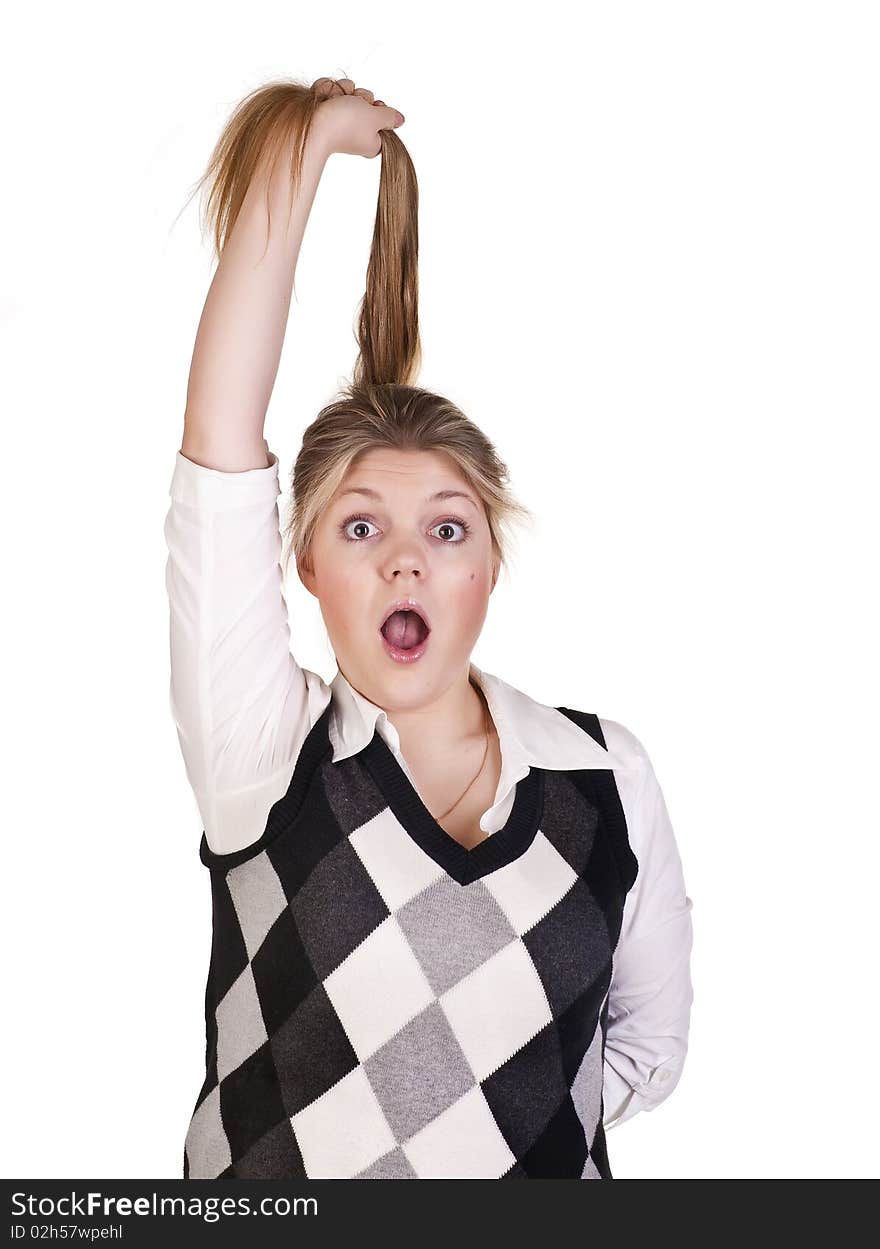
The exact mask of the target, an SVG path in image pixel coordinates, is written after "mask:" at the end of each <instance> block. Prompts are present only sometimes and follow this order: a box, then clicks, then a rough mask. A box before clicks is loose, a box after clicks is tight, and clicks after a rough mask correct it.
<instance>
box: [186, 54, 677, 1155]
mask: <svg viewBox="0 0 880 1249" xmlns="http://www.w3.org/2000/svg"><path fill="white" fill-rule="evenodd" d="M403 120H404V118H403V116H402V114H401V113H399V112H398V111H397V110H396V109H395V108H392V107H389V106H387V105H386V104H384V102H383V101H382V100H375V99H374V98H373V96H372V94H371V93H370V92H369V91H367V90H365V89H363V88H356V87H355V86H354V83H353V82H351V81H350V80H348V79H342V80H338V81H335V80H330V79H326V78H324V79H319V80H318V81H316V82H315V83H313V84H312V85H311V86H308V87H307V86H305V85H301V84H298V83H295V82H275V83H271V84H269V85H267V86H264V87H261V88H260V89H258V90H257V91H255V92H253V93H252V94H251V95H249V96H248V97H247V98H246V99H245V100H244V101H243V102H242V103H241V104H240V105H239V106H238V108H237V109H236V110H235V112H234V114H233V116H232V117H231V119H230V120H229V122H228V124H227V125H226V127H225V129H224V131H223V133H222V135H221V138H220V140H219V142H218V144H217V147H216V149H215V151H214V154H213V157H212V159H211V162H210V164H209V166H208V169H207V172H206V174H205V176H204V179H203V182H205V183H206V184H208V185H209V187H210V194H209V197H208V208H209V215H210V219H211V221H212V223H213V228H214V241H215V247H216V253H217V257H218V265H217V269H216V273H215V275H214V279H213V281H212V283H211V287H210V290H209V292H208V296H207V300H206V303H205V308H204V312H203V315H202V318H201V322H200V324H199V328H198V334H197V337H196V343H195V350H194V353H193V358H192V366H191V373H190V379H189V387H188V393H187V404H186V413H185V428H184V435H183V443H182V446H181V448H180V451H179V452H178V453H177V457H176V462H175V466H174V473H173V480H172V484H171V490H170V494H171V506H170V510H169V512H168V515H167V520H166V526H165V535H166V540H167V543H168V564H167V587H168V593H169V598H170V610H171V702H172V710H173V714H174V718H175V723H176V726H177V730H178V735H179V739H180V745H181V749H182V751H183V756H184V760H185V764H186V770H187V775H188V778H189V781H190V783H191V785H192V788H193V791H194V793H195V797H196V800H197V802H198V808H199V812H200V815H201V819H202V823H203V833H202V838H201V843H200V849H199V853H200V858H201V861H202V863H204V865H205V866H206V867H207V868H208V869H209V871H210V883H211V890H212V901H213V940H212V949H211V960H210V969H209V974H208V979H207V985H206V991H205V1021H206V1053H205V1061H206V1075H205V1080H204V1083H203V1085H202V1087H201V1089H200V1091H199V1093H198V1096H197V1098H196V1101H195V1104H194V1107H193V1111H192V1115H191V1119H190V1122H189V1127H188V1130H187V1133H186V1139H185V1142H184V1149H183V1175H184V1178H193V1179H196V1178H227V1177H240V1178H249V1179H251V1178H261V1179H283V1178H364V1179H393V1178H409V1179H426V1178H496V1179H537V1178H584V1179H590V1178H592V1179H597V1178H606V1179H610V1178H612V1175H611V1169H610V1166H609V1161H608V1155H607V1149H606V1135H605V1134H606V1130H607V1129H608V1128H609V1127H610V1126H612V1125H617V1124H620V1123H622V1122H624V1121H625V1120H627V1119H629V1118H631V1117H632V1116H633V1115H634V1114H636V1113H637V1112H638V1111H640V1110H652V1109H653V1108H655V1107H656V1106H657V1105H658V1104H659V1103H660V1102H661V1101H662V1100H663V1099H664V1098H665V1097H667V1096H668V1094H669V1093H670V1092H671V1091H672V1089H673V1088H674V1087H675V1085H676V1083H677V1081H678V1079H679V1076H680V1074H681V1071H682V1065H683V1062H684V1058H685V1053H686V1050H687V1037H688V1027H689V1016H690V1006H691V1001H692V988H691V982H690V975H689V961H690V950H691V942H692V928H691V914H690V912H691V900H690V898H689V897H688V896H687V894H686V892H685V886H684V880H683V875H682V867H681V862H680V859H679V855H678V851H677V848H676V842H675V838H674V835H673V831H672V828H671V826H670V821H669V816H668V813H667V810H666V806H665V804H664V800H663V795H662V793H661V790H660V787H659V785H658V782H657V779H656V777H655V775H654V771H653V769H652V766H651V762H650V760H649V758H648V756H647V755H646V753H645V750H644V748H643V747H642V745H641V743H640V742H639V740H638V739H637V738H636V737H635V736H634V735H633V733H632V732H631V731H630V730H628V729H627V728H626V727H624V726H623V725H622V724H620V723H618V722H616V721H613V720H609V719H605V718H602V717H599V716H598V715H596V714H594V713H588V712H583V711H578V710H575V709H572V708H568V707H550V706H545V705H543V704H542V703H540V702H537V701H536V700H534V699H532V698H531V697H529V695H527V694H526V693H524V692H522V691H520V690H518V689H516V688H515V687H513V686H512V685H510V684H508V683H506V682H505V681H503V680H502V679H501V678H499V677H496V676H493V675H491V674H490V673H488V672H485V671H482V670H480V669H479V668H478V667H477V666H476V665H475V664H474V663H473V662H472V661H471V659H470V655H471V652H472V650H473V647H474V645H475V643H476V641H477V639H478V637H479V635H480V631H481V629H482V625H483V621H484V619H485V616H486V613H487V610H488V607H489V601H490V597H491V594H492V590H493V587H494V586H495V583H496V580H497V578H498V575H499V572H500V570H501V569H502V567H506V566H507V565H506V564H505V558H506V554H507V553H508V551H509V540H510V533H511V531H512V527H513V525H514V522H516V521H517V520H518V519H520V518H523V517H525V516H527V515H528V513H527V511H526V509H525V508H524V507H523V506H522V505H521V504H520V503H518V502H517V500H515V499H514V498H513V497H512V495H511V494H510V492H509V489H508V484H507V470H506V468H505V465H504V463H503V461H502V460H501V459H500V458H499V456H498V454H497V452H496V450H495V448H494V447H493V445H492V444H491V442H490V441H489V439H488V438H487V437H486V436H485V435H484V434H483V433H482V432H481V431H480V429H479V428H478V427H477V425H476V424H474V423H473V422H472V421H471V420H470V419H469V418H468V417H467V416H466V415H464V414H463V413H462V412H461V411H460V410H459V409H458V408H457V407H456V406H455V405H454V404H453V403H451V402H450V401H449V400H448V399H445V398H443V397H442V396H441V395H438V394H434V393H432V392H429V391H426V390H423V389H420V388H419V387H418V386H417V385H416V381H415V379H416V375H417V372H418V362H419V335H418V313H417V302H418V301H417V290H418V288H417V241H418V240H417V207H418V204H417V184H416V178H415V173H414V170H413V167H412V164H411V162H410V159H409V157H408V155H407V152H406V149H405V148H404V145H403V144H402V142H401V140H400V138H399V136H398V135H397V134H396V133H395V131H396V129H397V128H398V127H399V126H400V125H401V124H402V123H403ZM339 153H345V154H351V155H357V156H362V157H367V158H370V157H374V156H381V179H380V191H379V206H378V212H377V216H376V223H375V232H374V236H373V243H372V253H371V256H370V261H369V268H368V274H367V285H366V293H365V295H364V299H363V302H362V305H361V308H360V317H359V326H358V338H359V346H360V353H359V357H358V360H357V364H356V367H355V370H354V374H353V380H352V383H351V385H350V386H349V387H348V388H347V389H346V390H345V391H344V392H343V393H342V394H340V395H339V397H338V398H336V400H335V401H334V402H333V403H331V404H329V405H328V406H327V407H326V408H324V409H323V411H321V412H320V413H319V414H318V415H317V417H316V418H315V419H314V420H313V421H312V423H311V424H310V425H309V426H308V428H307V429H306V431H305V434H304V436H303V442H302V447H301V450H300V452H299V454H298V456H297V459H296V463H295V465H294V467H293V474H292V479H291V498H292V509H291V513H290V516H289V520H288V523H287V525H286V527H285V532H282V526H281V525H280V524H279V515H278V503H277V499H278V495H279V493H280V487H279V465H278V459H277V457H276V456H275V455H274V454H273V453H272V452H271V451H270V449H269V446H268V443H267V442H266V440H265V438H264V434H263V424H264V417H265V414H266V409H267V406H268V402H269V398H270V394H271V391H272V387H273V384H274V380H275V375H276V371H277V368H278V363H279V359H280V353H281V348H282V343H283V338H284V331H285V325H286V321H287V318H288V313H289V306H290V297H291V292H292V289H293V280H294V272H295V269H296V263H297V257H298V254H299V250H300V244H301V241H302V238H303V233H304V230H305V227H306V222H307V218H308V216H309V212H310V209H311V206H312V203H313V199H314V195H315V191H316V188H317V186H318V181H319V179H320V176H321V172H322V170H323V168H324V165H325V164H326V162H327V160H328V159H329V157H330V156H331V155H333V154H339ZM283 540H286V541H283ZM285 547H286V549H285ZM290 557H292V558H293V559H294V561H295V564H296V570H297V574H298V576H299V577H300V578H301V580H302V582H303V584H304V585H305V586H306V587H307V588H308V590H309V591H310V592H311V593H312V594H314V595H315V596H316V598H317V599H318V602H319V604H320V609H321V613H322V616H323V620H324V622H325V625H326V628H327V633H328V635H329V638H330V642H331V644H332V647H333V650H334V653H335V656H336V660H337V666H338V672H337V674H336V675H335V677H334V679H333V681H332V682H331V684H329V685H328V684H326V683H325V682H324V680H323V679H322V678H321V677H320V676H319V675H318V674H317V673H314V672H311V671H309V670H308V669H305V668H302V667H301V666H299V665H298V664H297V662H296V660H295V658H294V657H293V655H292V654H291V651H290V646H289V640H290V633H289V625H288V616H287V610H286V604H285V600H284V597H283V592H282V586H283V569H284V567H285V566H286V564H287V561H288V559H289V558H290Z"/></svg>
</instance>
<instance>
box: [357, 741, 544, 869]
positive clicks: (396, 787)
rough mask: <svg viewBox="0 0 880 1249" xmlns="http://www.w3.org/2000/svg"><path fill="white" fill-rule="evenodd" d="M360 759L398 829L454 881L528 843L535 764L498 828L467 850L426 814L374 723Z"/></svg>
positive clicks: (539, 810)
mask: <svg viewBox="0 0 880 1249" xmlns="http://www.w3.org/2000/svg"><path fill="white" fill-rule="evenodd" d="M361 758H362V759H363V760H364V763H365V765H366V767H367V769H368V770H369V772H370V775H371V776H372V778H373V780H374V781H375V782H376V785H377V786H378V787H379V789H380V791H381V793H382V796H383V797H384V798H385V800H386V801H387V803H388V805H389V807H390V808H391V810H392V812H393V813H394V816H395V817H396V819H397V821H398V823H399V824H400V825H401V826H402V828H403V829H404V831H405V832H406V833H408V834H409V836H410V837H412V839H413V841H415V842H416V844H417V845H419V846H420V847H421V848H422V850H424V852H425V854H427V855H428V856H429V857H430V858H432V859H433V860H434V862H435V863H437V864H438V866H440V867H442V868H443V869H444V871H446V872H448V874H449V875H450V876H451V877H452V879H453V880H456V881H458V883H459V884H460V885H469V884H470V883H471V882H472V881H474V880H479V879H480V878H481V877H482V876H487V875H488V874H489V873H490V872H494V871H496V870H497V869H498V868H499V867H505V866H506V865H507V864H508V863H512V862H513V861H514V859H518V858H519V857H520V855H522V854H524V853H525V852H526V850H528V848H529V846H530V845H531V844H532V842H533V841H534V838H535V834H536V833H537V831H538V826H539V824H540V822H541V817H542V815H543V813H544V773H543V771H542V769H541V768H536V767H532V768H529V771H528V773H527V775H526V776H525V777H523V778H522V779H521V780H519V781H517V783H516V791H515V794H514V800H513V806H512V808H511V811H510V814H509V816H508V818H507V821H506V823H505V824H504V826H503V827H502V828H499V829H498V830H497V831H496V832H494V833H488V834H487V835H486V836H485V837H484V838H483V840H482V841H478V842H477V844H476V845H475V846H473V847H471V849H468V848H467V847H466V846H463V845H462V844H461V842H460V841H456V839H455V838H454V837H453V836H452V835H451V834H450V833H447V831H446V829H445V828H443V826H442V825H441V824H438V823H437V821H436V820H435V819H434V817H433V815H431V812H430V811H429V810H428V808H427V807H426V806H425V804H424V802H423V801H422V799H421V797H420V795H419V792H418V790H417V789H416V787H415V786H414V785H413V783H412V781H411V780H410V779H409V777H408V776H407V774H406V772H405V771H404V770H403V768H402V767H401V765H400V762H399V761H398V759H397V756H396V755H395V754H394V751H393V750H392V749H391V747H390V746H389V745H388V743H387V742H386V741H385V739H384V737H383V736H382V734H381V733H380V732H379V729H378V727H376V728H375V729H374V731H373V736H372V739H371V740H370V742H368V744H367V745H366V746H365V747H364V748H363V750H362V751H361Z"/></svg>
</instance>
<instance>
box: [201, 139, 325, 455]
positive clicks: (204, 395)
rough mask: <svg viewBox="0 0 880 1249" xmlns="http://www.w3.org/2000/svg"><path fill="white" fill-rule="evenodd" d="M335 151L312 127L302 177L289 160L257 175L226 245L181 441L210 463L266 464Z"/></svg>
mask: <svg viewBox="0 0 880 1249" xmlns="http://www.w3.org/2000/svg"><path fill="white" fill-rule="evenodd" d="M328 155H329V148H328V145H327V144H326V143H325V142H324V141H323V137H322V134H321V132H320V131H319V130H318V129H317V127H313V128H312V130H311V131H310V133H309V136H308V138H307V140H306V144H305V149H304V151H303V163H302V171H301V177H300V179H299V182H298V185H297V186H296V187H293V186H292V185H291V178H290V173H289V169H288V162H287V161H286V160H280V161H278V164H277V167H276V169H275V171H274V173H273V175H272V176H271V179H270V178H269V175H268V172H267V171H265V170H264V171H263V172H262V173H260V174H259V175H257V176H255V177H254V178H253V179H252V181H251V182H250V184H249V186H248V190H247V193H246V195H245V198H244V201H243V203H242V207H241V211H240V213H239V215H238V217H237V219H236V221H235V224H234V225H233V228H232V230H231V232H230V234H229V237H228V239H227V240H226V244H225V246H224V248H223V251H222V253H221V255H220V259H219V261H218V265H217V269H216V272H215V274H214V278H213V281H212V282H211V286H210V289H209V291H208V295H207V298H206V300H205V306H204V309H203V311H202V316H201V320H200V322H199V327H198V332H197V334H196V341H195V347H194V349H193V356H192V364H191V366H190V375H189V384H188V387H187V400H186V412H185V416H184V436H183V443H182V446H181V451H182V452H183V454H184V455H186V456H187V457H188V458H189V459H192V460H195V461H196V462H197V463H201V464H204V465H206V466H207V467H208V468H217V469H221V470H222V471H226V472H241V471H244V470H246V469H251V468H264V467H265V466H266V464H267V457H266V444H265V442H264V438H263V424H264V421H265V417H266V410H267V408H268V406H269V399H270V397H271V394H272V389H273V387H274V385H275V377H276V375H277V372H278V365H279V362H280V359H281V350H282V347H283V344H284V334H285V330H286V327H287V320H288V316H289V312H290V300H291V293H292V290H293V280H294V275H295V272H296V264H297V259H298V257H299V251H300V246H301V244H302V239H303V235H304V233H305V228H306V222H307V221H308V217H309V212H310V211H311V207H312V203H313V201H314V197H315V193H316V191H317V188H318V183H319V181H320V178H321V173H322V172H323V168H324V165H325V163H326V160H327V156H328ZM267 185H268V191H269V197H268V205H269V208H268V211H267V197H266V190H267ZM270 213H271V231H270V229H269V226H270V220H269V214H270Z"/></svg>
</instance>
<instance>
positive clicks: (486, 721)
mask: <svg viewBox="0 0 880 1249" xmlns="http://www.w3.org/2000/svg"><path fill="white" fill-rule="evenodd" d="M479 699H480V702H481V703H482V704H483V728H484V729H485V732H486V748H485V750H484V751H483V762H482V763H481V764H480V769H479V771H478V772H477V775H476V776H475V777H474V778H473V780H472V781H471V783H470V785H468V787H467V789H465V790H464V792H463V793H461V794H460V795H459V797H458V798H456V800H455V802H454V803H453V804H452V806H451V807H450V808H449V810H448V811H444V812H443V814H442V815H435V816H434V819H435V820H436V821H437V823H438V824H439V822H440V821H441V820H445V819H446V817H447V815H449V812H450V811H454V810H455V808H456V807H457V806H458V804H459V803H460V802H461V800H462V798H463V797H464V795H465V794H466V793H467V792H468V790H469V789H471V787H472V786H473V784H474V781H476V780H477V777H479V776H480V774H481V773H482V771H483V768H484V767H485V766H486V757H487V756H488V754H489V708H488V706H487V704H486V700H485V698H484V697H483V695H482V694H479Z"/></svg>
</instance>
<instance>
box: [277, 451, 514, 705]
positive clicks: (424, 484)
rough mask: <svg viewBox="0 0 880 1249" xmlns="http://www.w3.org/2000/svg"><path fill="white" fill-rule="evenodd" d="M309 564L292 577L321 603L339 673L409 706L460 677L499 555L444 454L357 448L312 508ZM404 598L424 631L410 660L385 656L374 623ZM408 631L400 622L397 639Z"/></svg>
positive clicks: (475, 501) (385, 645)
mask: <svg viewBox="0 0 880 1249" xmlns="http://www.w3.org/2000/svg"><path fill="white" fill-rule="evenodd" d="M437 496H445V497H437ZM310 562H311V567H310V568H305V567H302V566H301V567H299V575H300V579H301V580H302V582H303V584H304V585H305V586H306V588H307V589H308V590H310V591H311V593H313V594H314V595H316V597H317V598H318V600H319V602H320V605H321V615H322V616H323V618H324V624H325V626H326V628H327V632H328V634H329V637H330V642H331V645H332V646H333V650H334V652H335V654H336V660H337V663H338V665H339V668H340V670H341V671H342V673H343V675H344V676H345V677H346V678H347V679H348V680H349V681H350V682H351V684H352V685H353V686H354V687H355V688H356V689H358V690H359V691H360V692H361V693H362V694H364V695H365V696H366V697H367V698H368V699H369V700H370V701H371V702H374V703H376V705H377V706H380V707H384V708H385V709H386V710H388V711H391V710H395V709H396V710H400V711H403V710H407V709H413V708H417V707H420V706H422V705H424V704H426V703H430V702H432V701H433V700H434V699H436V698H438V697H439V696H440V695H441V694H443V693H444V692H445V691H446V690H447V689H448V688H449V687H450V686H451V685H452V684H453V682H455V681H456V680H458V679H461V678H462V676H466V674H467V669H468V664H469V661H470V655H471V651H472V650H473V647H474V644H475V643H476V640H477V638H478V637H479V635H480V631H481V629H482V627H483V621H484V620H485V618H486V611H487V609H488V605H489V595H490V594H491V592H492V589H493V587H494V585H495V582H496V580H497V576H498V561H497V557H496V556H495V554H494V552H493V549H492V542H491V535H490V533H489V525H488V521H487V520H486V514H485V511H484V508H483V505H482V503H481V501H480V498H479V496H478V495H477V494H476V493H475V492H474V490H473V489H472V487H471V486H470V485H469V484H468V483H467V481H466V480H465V478H464V477H463V476H462V475H461V474H460V472H459V471H458V468H457V467H456V465H455V462H454V461H453V460H452V459H451V458H450V457H449V456H447V455H445V454H444V453H442V452H437V451H399V450H391V449H384V448H383V449H373V450H370V451H368V452H365V453H364V454H363V455H362V456H361V457H360V458H359V459H358V460H357V461H356V462H355V464H354V465H353V466H352V468H351V469H350V470H349V472H348V474H347V476H346V477H345V479H344V481H343V482H342V484H341V485H340V487H339V489H338V490H337V491H336V493H335V495H334V496H333V498H332V500H331V501H330V503H329V504H328V506H327V507H326V508H325V510H324V513H323V514H322V516H321V517H320V519H319V522H318V525H317V527H316V530H315V533H314V537H313V541H312V547H311V561H310ZM409 597H411V598H413V599H415V600H417V602H419V603H420V604H421V605H422V607H423V608H424V610H425V612H426V613H427V619H428V622H429V624H430V633H429V635H428V637H427V641H426V642H425V643H424V646H422V645H417V646H415V647H414V648H413V649H412V651H411V652H410V653H411V655H415V654H418V652H419V651H421V654H420V655H419V657H418V658H415V659H412V658H409V659H407V658H405V655H406V652H403V654H401V652H400V651H395V654H397V656H398V657H397V658H395V657H393V655H392V654H391V653H389V651H390V646H389V642H386V640H385V638H384V637H383V634H382V632H381V629H380V626H381V625H382V623H383V621H384V619H385V617H386V615H387V613H388V609H389V607H390V606H391V604H392V603H393V602H394V601H395V600H397V599H405V598H409ZM400 623H401V624H402V623H403V621H402V620H401V621H400ZM393 624H394V622H392V625H393ZM410 624H411V621H410ZM395 636H399V635H395V634H394V633H393V632H392V633H391V634H390V635H389V637H390V639H392V640H393V639H394V637H395ZM414 637H415V638H417V637H419V633H418V632H416V633H413V632H412V629H411V628H410V631H409V632H408V633H406V634H405V635H403V636H400V638H399V640H400V641H401V642H402V643H403V644H404V645H407V644H409V642H411V641H412V640H413V638H414Z"/></svg>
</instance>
